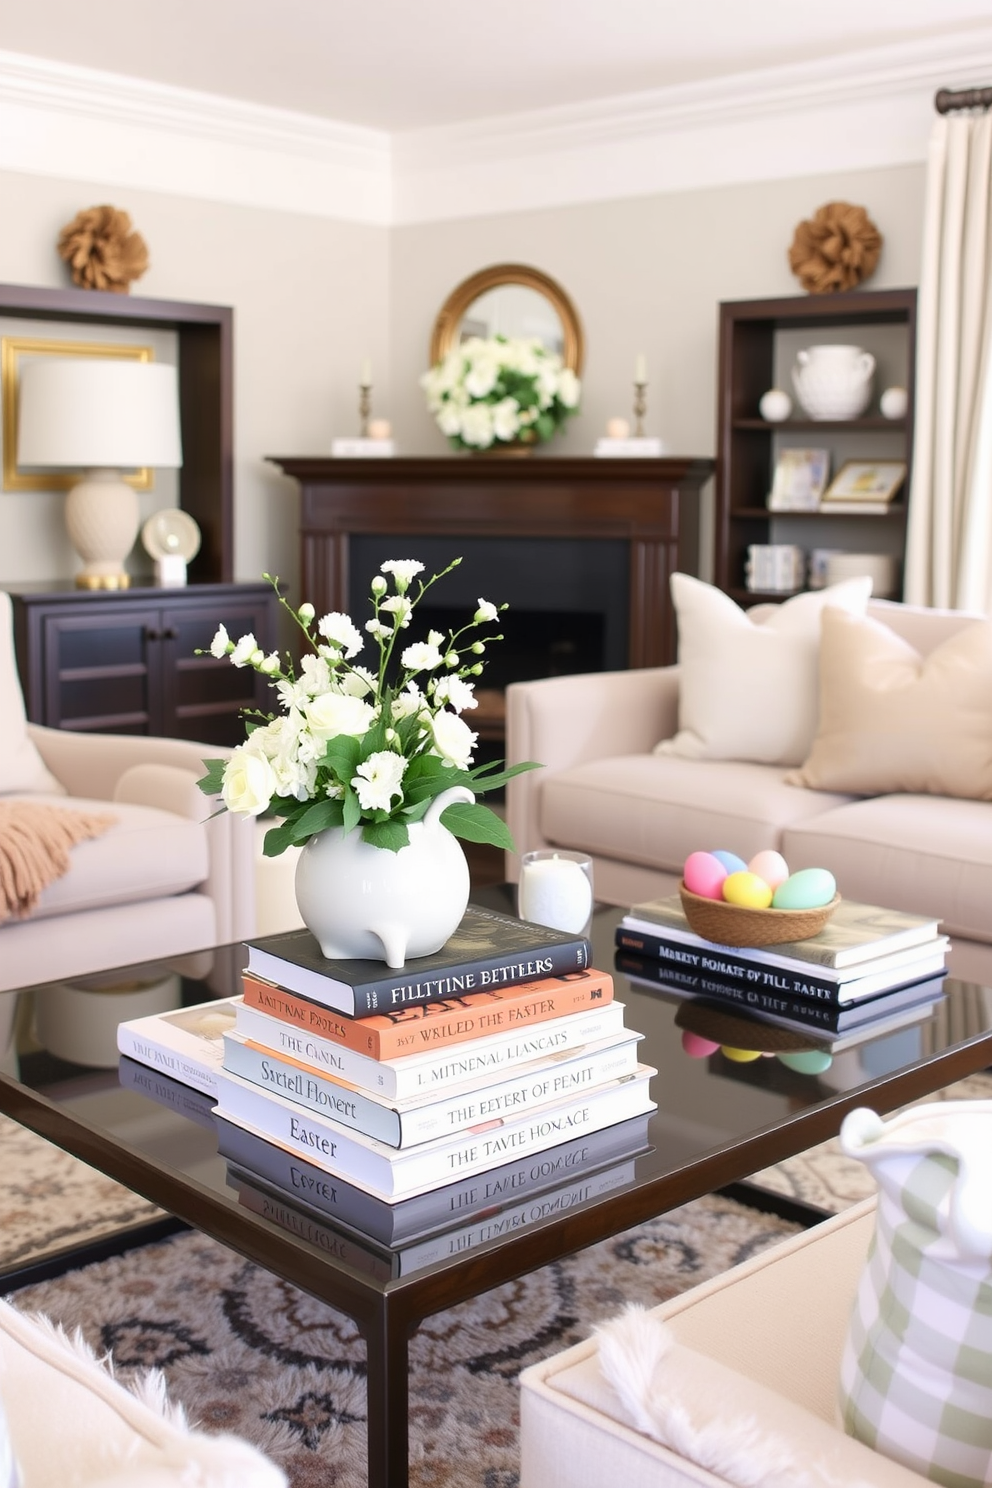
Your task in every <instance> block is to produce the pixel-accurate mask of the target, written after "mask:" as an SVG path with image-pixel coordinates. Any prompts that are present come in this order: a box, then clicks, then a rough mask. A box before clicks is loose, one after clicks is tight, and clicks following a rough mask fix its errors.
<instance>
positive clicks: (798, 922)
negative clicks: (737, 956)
mask: <svg viewBox="0 0 992 1488" xmlns="http://www.w3.org/2000/svg"><path fill="white" fill-rule="evenodd" d="M679 894H680V895H681V896H682V909H683V912H684V914H685V917H686V919H687V920H688V922H689V929H690V930H692V931H693V932H694V933H695V934H696V935H701V936H702V937H703V939H704V940H711V941H712V942H713V943H714V945H725V946H770V945H782V944H783V943H784V942H786V941H791V940H809V938H810V936H811V935H817V934H818V933H819V932H820V931H821V930H822V929H823V927H824V925H825V924H826V923H827V921H828V920H829V918H830V916H831V915H832V914H833V912H834V910H835V909H836V908H837V906H838V904H839V903H840V895H839V894H835V895H834V897H833V898H832V899H831V901H830V903H829V904H824V905H822V906H821V907H820V908H819V909H745V908H744V906H743V905H741V904H727V903H726V901H725V900H723V899H704V898H703V896H702V895H701V894H691V893H690V892H689V890H688V889H687V888H686V886H685V884H679Z"/></svg>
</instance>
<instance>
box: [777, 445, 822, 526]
mask: <svg viewBox="0 0 992 1488" xmlns="http://www.w3.org/2000/svg"><path fill="white" fill-rule="evenodd" d="M829 474H830V452H829V450H825V449H785V450H783V451H782V452H781V454H780V455H779V457H778V461H777V463H776V465H775V474H774V476H773V478H772V488H771V490H770V491H769V493H768V501H767V503H766V504H767V507H768V510H769V511H775V512H787V511H816V509H817V507H818V506H819V505H820V502H821V501H822V499H823V494H824V491H825V489H826V485H827V478H828V476H829Z"/></svg>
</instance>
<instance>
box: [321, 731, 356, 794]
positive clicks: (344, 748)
mask: <svg viewBox="0 0 992 1488" xmlns="http://www.w3.org/2000/svg"><path fill="white" fill-rule="evenodd" d="M361 758H362V746H361V744H360V743H359V741H358V740H357V739H354V738H352V736H351V734H336V735H335V737H334V738H333V739H328V741H327V744H326V746H325V748H324V753H323V755H322V757H321V758H320V760H319V761H318V764H319V765H320V766H321V767H322V768H324V769H327V770H331V771H332V772H333V773H334V775H335V776H336V777H337V778H338V780H340V781H342V782H344V781H345V780H350V779H351V777H352V775H354V773H355V768H356V766H357V765H358V764H359V763H360V761H361Z"/></svg>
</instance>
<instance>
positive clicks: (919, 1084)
mask: <svg viewBox="0 0 992 1488" xmlns="http://www.w3.org/2000/svg"><path fill="white" fill-rule="evenodd" d="M475 897H476V898H477V899H478V900H479V901H480V902H487V903H489V904H491V905H495V906H497V907H503V908H505V909H510V910H511V911H512V902H511V900H510V898H509V894H508V891H506V890H504V889H500V888H495V889H491V890H483V891H481V892H480V893H478V894H477V895H476V896H475ZM620 913H621V911H620V910H617V909H604V910H600V911H597V914H596V915H595V917H594V923H593V932H592V933H593V947H594V961H595V963H596V964H597V965H599V966H605V967H611V966H612V965H613V931H614V929H615V926H616V924H617V921H618V919H619V916H620ZM242 963H243V951H242V947H240V946H222V947H219V948H217V949H215V950H213V951H211V952H205V953H202V954H201V955H199V956H192V957H183V958H181V959H180V960H178V961H176V962H175V963H171V964H163V963H155V964H149V965H147V966H137V967H130V968H127V969H125V970H123V971H121V972H120V973H115V974H102V975H101V976H97V977H92V978H88V979H82V980H81V981H80V982H78V983H73V984H51V985H46V986H40V987H35V988H30V989H24V990H22V991H20V992H11V993H4V994H0V995H2V996H3V997H17V998H19V999H23V1000H24V1002H26V1003H30V1004H31V1005H32V1009H33V1017H34V1026H35V1027H36V1028H47V1029H50V1030H51V1033H50V1034H49V1035H47V1036H48V1038H49V1048H48V1049H47V1050H45V1049H42V1050H40V1051H38V1052H33V1053H28V1054H25V1055H23V1056H22V1058H21V1065H20V1077H19V1078H13V1077H11V1076H0V1110H2V1111H3V1112H5V1113H6V1114H7V1115H9V1116H12V1117H13V1118H15V1119H16V1120H17V1121H19V1122H21V1123H22V1124H23V1125H25V1126H27V1127H29V1128H31V1129H32V1130H34V1131H36V1132H38V1133H40V1134H41V1135H42V1136H44V1137H46V1138H48V1139H49V1140H50V1141H52V1142H54V1143H56V1144H57V1145H58V1146H60V1147H62V1148H64V1149H65V1150H67V1151H68V1152H71V1153H73V1154H74V1155H75V1156H77V1157H79V1158H82V1159H83V1160H84V1161H85V1162H88V1163H90V1164H91V1165H92V1166H94V1167H96V1168H99V1169H101V1170H102V1171H103V1172H105V1173H107V1174H109V1175H110V1176H111V1177H113V1178H115V1179H117V1180H118V1182H120V1183H123V1184H126V1185H127V1186H128V1187H129V1188H131V1189H132V1190H133V1191H134V1192H136V1193H140V1194H142V1195H144V1196H145V1197H146V1198H148V1199H150V1200H151V1201H152V1202H153V1203H155V1204H157V1205H160V1206H161V1207H162V1208H163V1209H165V1210H167V1211H168V1212H169V1213H170V1214H172V1215H175V1216H177V1217H178V1218H179V1219H180V1220H182V1221H185V1222H186V1223H188V1224H190V1225H192V1226H193V1227H195V1228H196V1229H198V1230H199V1231H201V1232H202V1233H204V1234H206V1235H209V1236H212V1237H213V1238H214V1239H216V1240H219V1241H221V1242H222V1243H224V1244H225V1245H229V1246H230V1247H231V1248H232V1249H234V1250H236V1251H238V1252H239V1253H240V1254H242V1255H244V1256H246V1257H247V1258H248V1259H250V1260H252V1261H254V1262H256V1263H257V1264H259V1265H260V1266H262V1267H265V1268H267V1269H268V1270H269V1271H271V1272H273V1273H275V1274H276V1275H278V1276H279V1277H281V1278H283V1279H285V1280H286V1281H289V1282H292V1283H294V1284H295V1285H297V1286H300V1287H302V1288H303V1289H304V1290H306V1291H308V1292H310V1293H312V1294H313V1295H314V1296H315V1297H318V1298H320V1299H321V1300H322V1301H324V1302H327V1303H329V1304H330V1305H331V1306H333V1307H335V1308H337V1309H339V1310H340V1311H342V1312H344V1313H346V1314H347V1315H348V1316H350V1317H351V1318H352V1319H353V1320H354V1322H355V1324H356V1325H357V1327H358V1328H359V1330H360V1331H361V1333H362V1334H363V1336H364V1339H365V1343H366V1348H367V1361H368V1471H369V1484H370V1485H372V1488H400V1485H402V1484H403V1483H405V1482H406V1481H407V1476H408V1443H407V1433H408V1424H407V1406H408V1392H407V1349H408V1342H409V1339H410V1337H411V1335H412V1334H413V1332H414V1331H415V1330H416V1328H417V1327H418V1325H419V1324H420V1322H421V1321H422V1320H423V1319H424V1318H426V1317H429V1316H430V1315H432V1314H433V1313H436V1312H440V1311H441V1310H443V1309H445V1308H448V1307H451V1306H453V1305H454V1304H455V1303H458V1302H461V1301H464V1300H466V1299H468V1298H471V1297H475V1296H479V1295H481V1294H483V1293H485V1292H487V1291H489V1290H491V1289H492V1288H494V1287H497V1286H499V1285H500V1284H501V1283H503V1282H505V1281H509V1280H511V1279H513V1278H514V1277H517V1276H520V1275H522V1274H524V1273H526V1272H529V1271H533V1270H536V1269H537V1268H538V1267H541V1266H545V1265H547V1264H549V1263H550V1262H552V1261H555V1260H557V1259H559V1258H561V1257H563V1256H565V1255H568V1254H570V1253H572V1252H574V1251H577V1250H581V1249H583V1248H585V1247H587V1246H590V1245H593V1244H595V1243H596V1242H598V1241H600V1240H604V1239H607V1238H609V1237H610V1236H613V1235H616V1234H619V1233H620V1232H622V1231H624V1230H626V1229H629V1228H630V1227H631V1226H634V1225H637V1224H641V1223H643V1222H644V1221H646V1220H648V1219H651V1218H654V1217H656V1216H658V1215H660V1214H663V1213H665V1212H666V1211H667V1210H669V1209H672V1208H674V1207H675V1206H677V1205H679V1204H683V1203H686V1202H688V1201H689V1200H691V1199H695V1198H698V1197H700V1196H701V1195H703V1194H707V1193H711V1192H713V1191H714V1190H716V1189H720V1188H725V1187H727V1186H728V1185H732V1184H734V1183H737V1182H740V1181H742V1180H744V1179H746V1178H747V1176H748V1175H749V1174H752V1173H754V1172H757V1171H759V1170H760V1169H762V1168H765V1167H768V1166H771V1165H773V1164H774V1163H777V1162H780V1161H782V1160H783V1159H784V1158H786V1157H789V1156H792V1155H794V1154H796V1153H797V1152H801V1151H803V1150H804V1149H806V1148H807V1147H809V1146H811V1145H813V1144H814V1143H817V1142H820V1141H823V1140H825V1139H826V1138H828V1137H830V1136H832V1135H834V1134H836V1132H837V1129H838V1127H839V1125H840V1122H841V1120H842V1118H843V1117H844V1115H845V1114H846V1113H847V1112H848V1111H849V1110H851V1109H853V1108H854V1107H855V1106H858V1105H865V1104H868V1105H871V1106H873V1107H874V1108H875V1109H876V1110H878V1111H888V1110H891V1109H892V1108H893V1107H895V1106H898V1105H902V1104H904V1103H905V1102H907V1101H910V1100H914V1099H918V1098H920V1097H923V1096H926V1095H928V1094H930V1093H932V1092H933V1091H935V1090H937V1089H939V1088H941V1087H942V1086H944V1085H947V1084H949V1083H950V1082H952V1081H954V1080H957V1079H961V1078H963V1077H965V1076H966V1075H969V1074H974V1073H975V1072H977V1071H979V1070H983V1069H986V1068H988V1067H989V1066H990V1065H992V993H989V992H988V990H987V989H981V988H975V987H974V986H973V985H971V984H965V983H955V982H949V983H948V996H947V998H946V999H945V1001H944V1002H943V1003H942V1004H941V1005H940V1006H938V1007H937V1009H936V1010H935V1011H934V1012H933V1013H932V1014H931V1015H930V1016H928V1017H927V1018H926V1019H925V1020H923V1021H921V1022H919V1023H913V1024H908V1025H906V1026H905V1027H903V1028H900V1029H897V1030H895V1031H894V1032H890V1033H888V1034H886V1035H884V1036H878V1037H874V1038H871V1039H867V1040H866V1041H864V1042H863V1043H860V1044H858V1045H856V1046H855V1047H853V1048H849V1049H847V1050H846V1051H845V1052H844V1053H841V1054H838V1055H837V1056H836V1057H835V1059H834V1061H833V1064H832V1066H831V1068H830V1069H829V1070H828V1071H826V1072H825V1073H824V1074H820V1075H816V1076H812V1075H803V1074H800V1073H797V1072H796V1071H793V1070H790V1069H787V1068H786V1067H785V1066H784V1065H782V1064H781V1063H780V1062H779V1061H778V1060H777V1059H774V1058H768V1059H758V1060H757V1061H755V1062H753V1063H749V1064H739V1063H733V1062H732V1061H731V1060H729V1059H727V1058H726V1057H725V1056H723V1055H722V1054H714V1055H711V1056H710V1057H709V1058H706V1059H690V1058H688V1057H687V1056H686V1054H685V1053H684V1051H683V1049H682V1043H681V1030H680V1027H679V1025H678V1023H677V1021H676V1017H677V1014H678V1008H679V1003H678V1000H677V999H673V1000H669V999H668V998H666V997H665V996H663V995H661V994H659V993H658V992H655V991H650V990H647V989H644V988H641V987H634V986H632V985H631V984H630V983H629V982H627V980H626V979H625V978H624V977H623V976H620V975H618V976H617V985H616V992H617V996H618V998H619V999H620V1000H621V1001H623V1002H624V1004H625V1005H626V1010H627V1011H626V1018H625V1021H626V1023H627V1025H628V1026H629V1027H632V1028H636V1029H637V1030H639V1031H640V1032H642V1033H643V1034H644V1035H645V1037H644V1039H643V1042H642V1043H641V1045H640V1057H641V1059H642V1061H643V1062H644V1063H646V1064H651V1065H654V1066H655V1067H657V1069H658V1071H659V1073H658V1075H657V1076H656V1077H655V1079H654V1080H653V1081H652V1095H653V1098H654V1099H655V1100H656V1101H657V1103H658V1111H657V1113H656V1114H655V1115H654V1116H653V1117H652V1118H651V1121H650V1124H649V1126H648V1132H647V1140H648V1143H649V1146H648V1148H647V1150H642V1151H641V1152H640V1153H639V1155H637V1156H634V1157H631V1159H630V1160H629V1162H628V1163H626V1164H625V1165H624V1166H623V1167H622V1169H620V1170H615V1173H616V1172H617V1171H618V1172H619V1177H615V1181H614V1183H613V1185H612V1186H610V1185H609V1184H606V1185H601V1186H600V1191H599V1192H598V1193H597V1194H596V1195H595V1196H591V1197H589V1198H587V1199H583V1198H581V1197H580V1198H579V1200H578V1201H577V1202H575V1201H574V1194H573V1198H572V1199H570V1204H571V1207H558V1206H556V1205H555V1204H554V1203H549V1204H547V1205H541V1206H535V1209H536V1210H538V1211H539V1212H537V1213H536V1214H535V1215H533V1216H532V1217H530V1218H529V1219H528V1222H527V1223H526V1225H525V1226H523V1227H522V1228H514V1229H512V1230H510V1231H509V1232H508V1233H503V1234H501V1235H500V1236H499V1237H498V1238H492V1239H483V1240H481V1241H480V1242H478V1243H474V1244H472V1245H471V1246H469V1247H467V1248H465V1249H464V1250H458V1251H457V1252H456V1253H454V1254H451V1255H447V1256H443V1257H442V1258H440V1259H438V1258H436V1257H435V1258H432V1259H431V1260H430V1261H429V1262H428V1263H425V1264H423V1265H420V1266H416V1265H415V1266H412V1267H411V1268H410V1269H408V1270H404V1271H401V1272H400V1274H395V1272H396V1268H395V1267H393V1266H391V1265H390V1263H389V1253H388V1251H384V1250H383V1248H382V1247H381V1246H377V1245H375V1244H374V1243H373V1242H368V1243H363V1241H362V1240H361V1238H360V1237H356V1236H355V1235H354V1234H350V1235H348V1236H347V1237H346V1236H345V1235H344V1233H343V1232H342V1231H340V1230H338V1229H336V1228H335V1226H334V1225H333V1224H331V1223H330V1222H328V1223H327V1225H326V1226H325V1233H324V1234H323V1236H322V1237H321V1243H315V1242H314V1241H313V1240H312V1239H309V1238H306V1237H305V1235H304V1234H301V1233H296V1232H292V1231H290V1230H287V1229H286V1228H284V1227H282V1226H281V1225H279V1224H277V1223H275V1222H273V1220H272V1219H270V1218H267V1217H266V1216H265V1215H263V1214H261V1213H257V1212H255V1211H254V1210H253V1209H251V1208H247V1207H245V1206H244V1204H243V1203H242V1202H239V1195H238V1192H237V1191H236V1189H235V1188H234V1187H232V1185H231V1182H230V1181H229V1174H228V1166H227V1164H226V1162H225V1161H224V1159H223V1158H222V1157H221V1156H220V1155H219V1153H218V1151H217V1132H216V1129H215V1128H214V1127H213V1126H212V1124H211V1121H210V1118H209V1112H208V1113H207V1115H206V1118H205V1119H200V1120H199V1121H196V1120H191V1119H190V1117H189V1115H184V1114H182V1112H181V1111H180V1110H177V1109H175V1108H170V1107H167V1106H164V1105H161V1104H158V1103H156V1102H155V1101H153V1100H152V1099H150V1098H149V1097H148V1096H147V1095H144V1094H142V1093H140V1092H139V1091H138V1090H136V1089H133V1088H127V1087H126V1086H124V1085H123V1084H122V1083H121V1080H120V1078H119V1075H118V1069H117V1060H116V1056H115V1043H114V1034H115V1030H116V1025H117V1021H118V1020H119V1018H120V1017H127V1016H136V1013H135V1011H134V1010H133V1009H134V1007H135V1006H136V1004H135V1002H134V999H135V998H140V997H141V996H142V995H146V996H147V997H148V998H151V1000H152V1001H154V997H155V995H156V994H155V988H156V987H158V988H160V989H164V988H166V987H168V996H169V997H170V998H172V999H173V1000H172V1001H162V1002H160V1004H159V1006H160V1007H169V1006H175V1005H176V1003H175V1000H174V999H175V997H176V993H177V989H178V992H179V995H180V996H181V999H182V1002H183V1004H186V1005H189V1004H193V1003H197V1002H202V1001H205V1000H206V999H208V998H210V997H227V996H232V995H235V994H236V993H237V992H238V991H240V969H241V966H242ZM158 995H159V996H162V997H164V996H165V995H166V993H165V992H164V991H160V993H159V994H158ZM151 1010H153V1009H152V1008H148V1011H151ZM24 1012H25V1010H21V1009H19V1013H20V1014H21V1026H23V1023H24ZM74 1024H75V1025H76V1030H75V1032H74V1029H73V1025H74ZM74 1039H75V1040H76V1042H75V1043H74V1042H73V1040H74ZM53 1048H54V1052H52V1050H53ZM74 1054H75V1055H76V1056H77V1057H76V1058H73V1057H72V1056H73V1055H74ZM67 1056H68V1057H67ZM202 1107H203V1102H202V1101H201V1103H200V1109H199V1113H198V1114H199V1115H200V1117H201V1118H202V1117H203V1110H202ZM338 1240H340V1241H341V1242H342V1243H336V1241H338ZM345 1242H346V1243H345Z"/></svg>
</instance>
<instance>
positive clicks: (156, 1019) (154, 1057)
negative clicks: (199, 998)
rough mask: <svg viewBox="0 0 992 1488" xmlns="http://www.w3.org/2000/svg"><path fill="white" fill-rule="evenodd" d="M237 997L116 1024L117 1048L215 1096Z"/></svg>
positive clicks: (122, 1052) (175, 1078)
mask: <svg viewBox="0 0 992 1488" xmlns="http://www.w3.org/2000/svg"><path fill="white" fill-rule="evenodd" d="M238 1001H239V999H238V998H234V997H227V998H223V999H220V998H218V999H217V1000H216V1001H213V1002H201V1003H197V1004H196V1005H195V1006H193V1007H185V1008H176V1009H174V1010H173V1011H172V1012H168V1013H150V1014H148V1015H147V1016H146V1017H144V1018H131V1019H129V1020H128V1021H127V1022H124V1023H119V1024H118V1025H117V1048H118V1050H119V1052H120V1053H121V1054H125V1055H127V1056H128V1057H129V1058H131V1059H134V1060H137V1062H138V1063H139V1064H143V1065H148V1066H149V1067H150V1068H152V1069H156V1070H158V1071H160V1073H162V1074H164V1075H168V1076H170V1077H171V1078H172V1079H174V1080H178V1081H180V1082H181V1083H182V1084H183V1085H190V1086H192V1087H193V1089H194V1090H201V1091H203V1093H204V1094H205V1095H210V1096H212V1095H214V1094H215V1093H216V1090H217V1072H218V1071H219V1070H220V1069H221V1067H222V1065H223V1062H224V1043H223V1035H224V1033H225V1032H226V1031H227V1030H228V1029H232V1030H233V1028H234V1016H235V1014H234V1010H235V1004H236V1003H237V1002H238Z"/></svg>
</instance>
